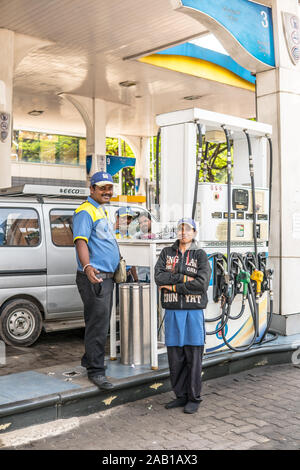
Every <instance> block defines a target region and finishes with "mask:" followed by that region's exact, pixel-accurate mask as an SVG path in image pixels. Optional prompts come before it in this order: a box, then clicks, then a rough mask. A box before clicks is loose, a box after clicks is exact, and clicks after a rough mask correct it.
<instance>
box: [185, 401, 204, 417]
mask: <svg viewBox="0 0 300 470" xmlns="http://www.w3.org/2000/svg"><path fill="white" fill-rule="evenodd" d="M199 405H200V402H199V401H188V402H187V404H186V405H185V407H184V410H183V411H184V413H188V414H190V415H191V414H193V413H196V412H197V411H198V408H199Z"/></svg>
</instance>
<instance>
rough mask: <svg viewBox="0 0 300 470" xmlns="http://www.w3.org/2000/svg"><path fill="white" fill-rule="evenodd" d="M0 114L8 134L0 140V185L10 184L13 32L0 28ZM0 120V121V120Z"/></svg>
mask: <svg viewBox="0 0 300 470" xmlns="http://www.w3.org/2000/svg"><path fill="white" fill-rule="evenodd" d="M0 47H1V51H2V52H1V61H0V114H1V113H8V114H9V122H8V130H7V131H8V135H7V138H6V139H5V140H4V142H2V141H1V140H0V187H2V188H3V187H7V186H11V123H12V95H13V75H14V33H13V32H12V31H8V30H7V29H0ZM0 122H1V121H0Z"/></svg>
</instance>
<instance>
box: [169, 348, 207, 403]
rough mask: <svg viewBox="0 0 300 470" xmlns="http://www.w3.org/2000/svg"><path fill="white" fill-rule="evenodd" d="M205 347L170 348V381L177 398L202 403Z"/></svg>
mask: <svg viewBox="0 0 300 470" xmlns="http://www.w3.org/2000/svg"><path fill="white" fill-rule="evenodd" d="M203 350H204V346H183V347H179V346H168V347H167V351H168V360H169V367H170V380H171V385H172V388H173V390H174V393H175V395H176V397H177V398H187V400H188V401H196V402H200V401H202V398H201V396H200V395H201V386H202V379H201V373H202V356H203Z"/></svg>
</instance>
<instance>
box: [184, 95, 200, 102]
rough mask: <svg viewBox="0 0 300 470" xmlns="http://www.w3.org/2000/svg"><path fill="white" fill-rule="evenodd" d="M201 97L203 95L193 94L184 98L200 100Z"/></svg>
mask: <svg viewBox="0 0 300 470" xmlns="http://www.w3.org/2000/svg"><path fill="white" fill-rule="evenodd" d="M200 98H202V96H201V95H191V96H184V98H183V99H184V100H187V101H195V100H199V99H200Z"/></svg>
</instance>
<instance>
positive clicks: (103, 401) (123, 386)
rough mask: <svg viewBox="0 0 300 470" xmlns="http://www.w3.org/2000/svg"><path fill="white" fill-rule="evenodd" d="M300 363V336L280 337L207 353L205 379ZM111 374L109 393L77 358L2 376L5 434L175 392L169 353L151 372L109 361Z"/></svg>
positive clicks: (0, 413)
mask: <svg viewBox="0 0 300 470" xmlns="http://www.w3.org/2000/svg"><path fill="white" fill-rule="evenodd" d="M270 338H272V337H270ZM295 361H296V362H297V361H299V362H298V363H300V334H299V335H294V336H288V337H283V336H279V337H277V338H276V339H273V340H272V341H270V342H266V343H265V344H263V345H259V346H255V347H252V348H251V349H250V350H249V351H246V352H239V353H237V352H233V351H226V352H220V353H217V354H214V355H207V356H205V357H204V361H203V380H209V379H212V378H216V377H221V376H224V375H228V374H231V373H237V372H240V371H243V370H246V369H251V368H253V367H259V366H261V365H267V364H281V363H287V362H295ZM106 373H107V376H108V377H109V378H110V380H111V382H112V383H113V384H114V388H113V389H112V390H110V391H109V392H101V391H99V390H98V388H97V387H96V386H95V385H94V384H92V383H91V382H90V381H89V380H88V378H87V376H86V370H85V369H84V368H83V367H81V366H80V365H79V364H78V361H77V362H69V363H66V364H60V365H56V366H54V367H49V366H48V367H46V368H43V369H37V370H34V371H25V372H21V373H16V374H9V375H2V376H1V377H0V436H1V433H2V432H5V431H6V430H7V431H8V430H13V429H16V428H22V427H26V426H29V425H32V424H37V423H42V422H47V421H53V420H55V419H61V418H69V417H72V416H81V415H88V414H90V413H95V412H97V411H100V410H103V409H107V408H109V407H112V406H117V405H121V404H123V403H126V402H130V401H135V400H138V399H141V398H145V397H147V396H151V395H154V394H158V393H162V392H165V391H168V390H170V382H169V368H168V361H167V356H166V354H161V355H160V356H159V367H158V370H151V368H150V365H143V366H135V367H132V366H128V365H123V364H121V363H120V361H119V360H117V361H109V360H108V361H107V371H106Z"/></svg>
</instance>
